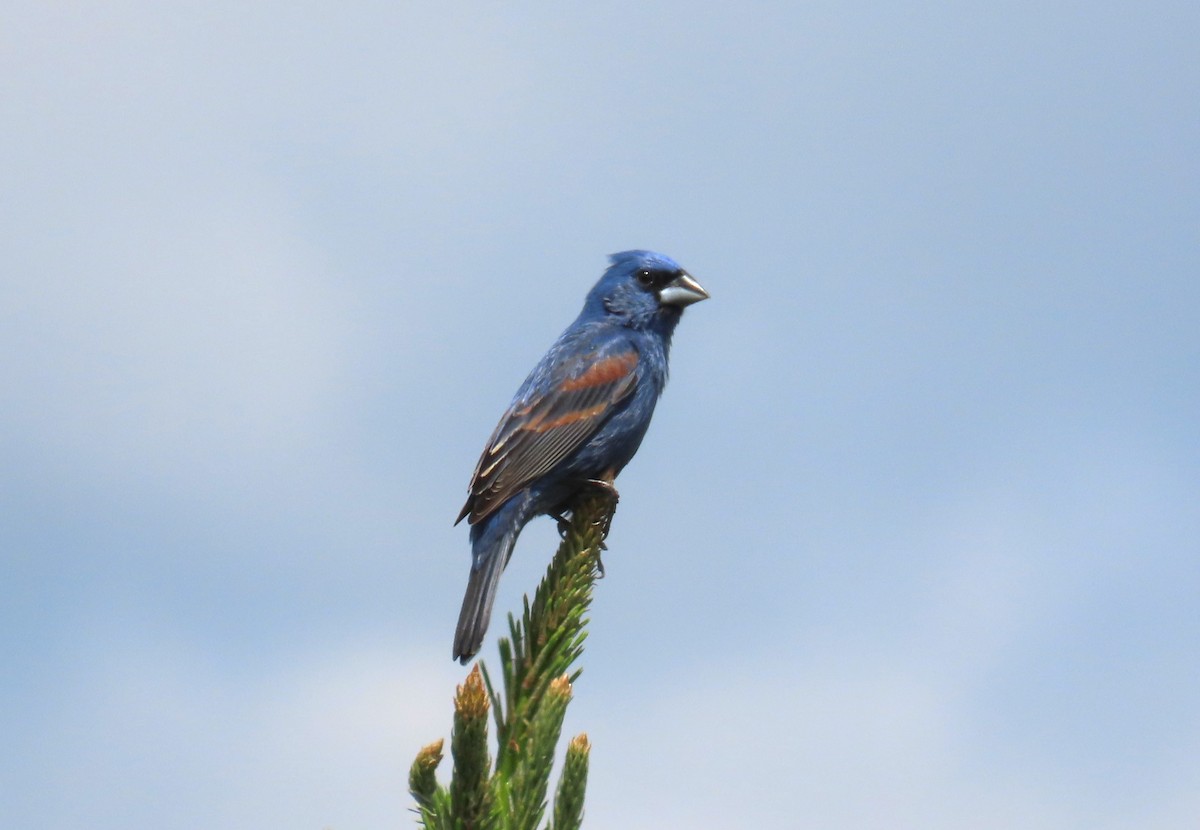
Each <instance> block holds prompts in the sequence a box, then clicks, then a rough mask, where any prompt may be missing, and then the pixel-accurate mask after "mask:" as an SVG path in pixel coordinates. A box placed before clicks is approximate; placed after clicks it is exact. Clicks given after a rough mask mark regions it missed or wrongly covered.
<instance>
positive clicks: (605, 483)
mask: <svg viewBox="0 0 1200 830" xmlns="http://www.w3.org/2000/svg"><path fill="white" fill-rule="evenodd" d="M583 483H584V484H588V485H590V486H592V487H595V488H596V489H597V490H599V491H600V492H602V493H605V494H607V495H608V496H609V497H610V498H611V499H612V500H613V502H614V503H616V502H618V501H620V500H621V494H620V493H618V492H617V486H616V485H615V484H613V483H612V481H610V480H606V479H603V478H589V479H587V480H585V481H584V482H583Z"/></svg>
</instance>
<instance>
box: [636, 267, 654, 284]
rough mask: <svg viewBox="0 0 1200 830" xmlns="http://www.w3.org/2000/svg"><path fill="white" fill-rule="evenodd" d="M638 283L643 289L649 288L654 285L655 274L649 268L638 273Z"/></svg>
mask: <svg viewBox="0 0 1200 830" xmlns="http://www.w3.org/2000/svg"><path fill="white" fill-rule="evenodd" d="M637 281H638V283H639V284H640V285H641V286H642V287H643V288H649V287H650V286H651V285H653V284H654V274H653V273H651V271H650V270H649V269H647V268H643V269H642V270H640V271H638V272H637Z"/></svg>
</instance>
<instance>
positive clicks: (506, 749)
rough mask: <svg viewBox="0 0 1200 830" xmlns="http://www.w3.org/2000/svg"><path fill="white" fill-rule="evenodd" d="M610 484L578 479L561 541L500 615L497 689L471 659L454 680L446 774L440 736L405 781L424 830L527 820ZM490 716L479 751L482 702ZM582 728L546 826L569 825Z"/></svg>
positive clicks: (579, 633)
mask: <svg viewBox="0 0 1200 830" xmlns="http://www.w3.org/2000/svg"><path fill="white" fill-rule="evenodd" d="M616 506H617V502H616V495H615V492H613V491H611V490H609V489H607V488H603V487H594V488H588V489H586V490H584V491H583V492H582V493H580V494H579V495H578V496H577V497H576V499H575V502H574V504H573V506H572V509H571V511H570V521H569V522H567V523H566V525H565V528H566V529H565V532H564V534H563V540H562V543H561V544H560V545H559V547H558V552H557V553H556V554H555V556H554V559H553V560H551V562H550V566H549V567H548V568H547V569H546V575H545V577H543V579H542V581H541V583H540V584H539V585H538V588H537V591H536V592H535V593H534V597H533V601H532V602H530V600H529V597H528V595H527V596H526V597H525V600H524V608H523V612H522V614H521V618H520V620H518V619H516V618H515V617H514V616H513V615H512V614H509V615H508V630H509V637H508V638H501V640H500V681H501V688H500V689H499V690H498V689H497V688H496V687H495V686H494V685H493V684H492V680H491V677H490V676H489V674H488V671H487V667H486V666H485V665H484V664H483V661H482V660H480V661H479V662H478V663H476V665H475V666H474V667H473V668H472V669H471V672H470V674H468V675H467V679H466V680H465V681H464V682H463V684H462V685H461V686H459V687H458V690H457V694H456V695H455V699H454V731H453V734H452V735H451V740H450V754H451V756H452V758H453V767H454V770H453V776H452V778H451V781H450V786H449V787H448V788H447V787H443V786H442V785H440V784H438V782H437V777H436V774H435V772H436V769H437V766H438V764H439V763H440V762H441V760H442V746H443V745H442V742H441V741H435V742H434V743H431V744H429V745H428V746H425V747H424V748H422V749H421V751H420V752H419V753H417V758H416V760H415V761H414V762H413V765H412V768H411V769H410V771H409V778H408V788H409V792H411V793H412V796H413V798H414V799H415V800H416V802H417V810H416V812H417V813H418V816H419V818H418V820H419V823H420V825H421V826H422V827H424V828H427V830H537V828H538V827H539V825H541V823H542V819H543V818H544V817H545V815H546V808H547V800H546V795H547V792H548V791H549V786H550V773H551V770H552V767H553V765H554V753H555V748H556V747H557V745H558V739H559V736H560V735H561V733H562V725H563V719H564V717H565V716H566V712H567V705H568V704H569V703H570V702H571V696H572V694H573V688H572V687H573V684H574V682H575V681H576V680H578V679H579V675H580V673H581V672H582V669H574V671H572V666H573V665H574V664H575V661H576V660H578V659H579V657H580V655H582V653H583V643H584V640H585V639H587V622H588V620H587V612H588V609H589V607H590V606H591V602H592V588H593V586H594V583H595V580H596V578H597V576H598V575H599V574H600V572H601V571H600V552H601V551H602V550H603V549H604V538H605V536H606V535H607V534H608V528H609V525H610V524H611V523H612V517H613V513H614V512H615V510H616ZM489 708H490V709H491V710H492V715H493V717H494V719H495V725H496V736H497V752H496V760H495V764H494V765H493V763H492V759H491V757H490V756H489V754H488V737H487V732H488V724H487V721H488V710H489ZM590 751H591V744H590V743H588V739H587V736H586V735H577V736H576V737H575V738H573V739H572V740H571V741H570V742H569V743H568V745H567V752H566V760H565V762H564V763H563V769H562V774H561V775H560V776H559V783H558V788H557V791H556V793H555V798H554V808H553V811H552V813H551V818H550V820H549V822H547V824H546V825H545V827H547V828H548V830H578V828H579V827H580V825H581V824H582V821H583V801H584V793H585V791H586V788H587V771H588V753H589V752H590Z"/></svg>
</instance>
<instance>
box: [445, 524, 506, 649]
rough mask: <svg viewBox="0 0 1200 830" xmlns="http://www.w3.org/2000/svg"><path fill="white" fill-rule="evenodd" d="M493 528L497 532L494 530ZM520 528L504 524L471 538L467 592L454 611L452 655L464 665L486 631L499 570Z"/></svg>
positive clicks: (504, 563)
mask: <svg viewBox="0 0 1200 830" xmlns="http://www.w3.org/2000/svg"><path fill="white" fill-rule="evenodd" d="M505 524H508V523H507V522H505ZM497 530H498V531H499V533H496V531H497ZM520 532H521V528H520V527H514V526H511V525H510V526H509V527H505V528H496V527H492V528H487V529H486V530H484V531H483V532H482V533H480V534H479V536H478V538H473V539H472V543H473V544H472V548H473V549H474V554H475V555H474V557H473V560H474V561H473V562H472V563H471V577H470V579H469V580H468V582H467V593H466V595H465V596H463V603H462V610H461V611H460V612H459V613H458V629H457V630H456V631H455V632H454V659H455V660H458V661H459V662H460V663H462V664H463V665H464V666H465V665H466V664H467V662H468V661H469V660H470V659H471V658H472V657H474V656H475V654H476V653H477V652H478V651H479V647H480V646H481V645H483V635H484V634H486V633H487V629H488V623H489V622H490V621H491V618H492V603H493V602H495V600H496V589H497V588H498V587H499V586H500V574H502V573H504V566H505V565H507V564H508V558H509V557H510V556H512V550H513V545H515V544H516V542H517V534H518V533H520ZM472 535H474V534H472ZM493 537H497V538H493Z"/></svg>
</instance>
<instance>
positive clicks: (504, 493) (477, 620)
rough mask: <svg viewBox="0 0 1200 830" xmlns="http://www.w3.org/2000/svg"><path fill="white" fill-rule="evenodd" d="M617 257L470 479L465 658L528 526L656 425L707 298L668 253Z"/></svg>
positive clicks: (612, 467) (461, 634) (461, 645)
mask: <svg viewBox="0 0 1200 830" xmlns="http://www.w3.org/2000/svg"><path fill="white" fill-rule="evenodd" d="M609 259H610V262H611V265H610V266H609V268H608V270H607V271H605V272H604V275H603V276H602V277H601V278H600V281H599V282H597V283H596V286H595V287H594V288H593V289H592V290H591V292H590V293H589V294H588V296H587V300H586V301H585V302H584V304H583V311H581V312H580V314H579V317H578V318H576V320H575V322H574V323H572V324H571V325H570V326H568V327H567V330H566V331H564V332H563V333H562V334H561V335H560V336H559V338H558V340H556V341H555V343H554V345H553V346H551V347H550V351H548V352H546V355H545V356H544V357H543V358H542V359H541V361H540V362H539V363H538V364H537V366H535V367H534V369H533V371H532V372H530V374H529V377H527V378H526V379H525V382H524V383H523V384H521V388H520V389H519V390H517V394H516V397H515V398H513V402H512V403H511V404H510V405H509V407H508V411H507V412H505V413H504V416H503V417H502V418H501V419H500V423H499V425H498V426H497V427H496V431H495V432H493V433H492V437H491V438H490V439H489V440H488V444H487V448H486V449H485V450H484V451H483V456H482V457H481V458H480V459H479V463H478V464H477V465H476V466H475V474H474V475H473V476H472V477H471V486H470V491H469V492H470V495H468V496H467V503H466V505H465V506H464V507H463V509H462V513H460V514H459V516H458V520H457V521H456V522H455V524H457V523H458V522H461V521H462V520H463V519H466V520H467V522H468V523H469V524H470V525H471V555H472V559H471V577H470V581H469V582H468V583H467V593H466V596H464V597H463V604H462V611H461V612H460V614H459V618H458V630H457V631H456V632H455V634H454V657H455V659H457V660H461V661H462V663H463V664H464V665H465V664H466V662H467V661H468V660H470V659H471V657H472V656H473V655H474V654H475V653H476V652H477V651H479V647H480V645H482V643H483V635H484V634H485V633H486V632H487V627H488V621H489V619H490V618H491V615H492V602H493V600H494V599H495V597H496V587H497V586H498V585H499V583H500V574H501V573H502V572H503V571H504V567H505V565H507V564H508V559H509V557H510V556H512V551H513V545H514V544H515V543H516V541H517V536H518V535H519V534H520V533H521V529H522V528H523V527H525V525H526V524H527V523H528V522H529V521H530V519H533V518H534V517H536V516H539V515H542V514H549V515H552V516H554V515H561V513H562V511H563V510H565V509H566V506H567V504H568V503H569V502H570V499H571V497H572V496H573V495H574V494H575V493H576V492H578V491H579V490H580V489H581V488H582V487H585V486H588V484H589V482H604V483H607V484H608V485H610V486H611V484H612V481H613V479H614V478H615V477H616V475H617V473H619V472H621V469H622V468H623V467H624V466H625V465H626V464H628V463H629V460H630V459H631V458H633V454H634V453H635V452H637V448H638V445H640V444H641V443H642V437H643V436H645V434H646V429H647V427H649V426H650V416H651V415H653V414H654V405H655V403H656V402H657V401H658V396H659V395H660V394H661V393H662V390H663V386H665V385H666V382H667V352H668V351H669V349H670V346H671V333H672V332H674V331H675V326H676V324H677V323H678V322H679V318H680V316H681V315H682V314H683V308H684V306H687V305H691V304H692V303H695V302H699V301H700V300H704V299H707V298H708V292H707V291H705V290H704V289H703V288H701V287H700V284H699V283H698V282H696V281H695V280H694V279H692V277H691V275H690V274H688V272H687V271H684V270H683V269H682V268H680V267H679V264H678V263H676V262H675V261H674V260H673V259H671V258H670V257H668V256H664V255H663V254H658V253H654V252H653V251H624V252H622V253H619V254H613V255H612V256H611V257H610V258H609Z"/></svg>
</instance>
